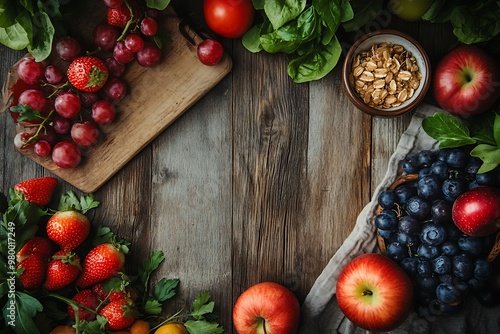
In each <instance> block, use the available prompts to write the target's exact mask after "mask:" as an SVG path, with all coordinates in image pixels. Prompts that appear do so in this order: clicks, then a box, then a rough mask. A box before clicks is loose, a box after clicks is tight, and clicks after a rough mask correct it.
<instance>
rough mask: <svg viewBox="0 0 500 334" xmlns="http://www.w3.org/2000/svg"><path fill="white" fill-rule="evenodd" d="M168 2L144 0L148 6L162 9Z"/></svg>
mask: <svg viewBox="0 0 500 334" xmlns="http://www.w3.org/2000/svg"><path fill="white" fill-rule="evenodd" d="M169 4H170V0H146V5H147V6H148V7H149V8H154V9H159V10H164V9H165V8H167V6H168V5H169Z"/></svg>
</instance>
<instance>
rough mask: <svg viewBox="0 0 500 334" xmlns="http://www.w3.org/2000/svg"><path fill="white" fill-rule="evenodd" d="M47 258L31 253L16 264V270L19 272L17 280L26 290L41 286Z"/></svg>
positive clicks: (45, 271) (45, 272)
mask: <svg viewBox="0 0 500 334" xmlns="http://www.w3.org/2000/svg"><path fill="white" fill-rule="evenodd" d="M47 265H48V261H47V258H45V257H43V256H41V255H38V254H33V255H31V256H28V257H27V258H25V259H24V260H22V261H21V262H19V263H18V264H17V270H18V272H20V273H21V274H20V275H19V280H20V281H21V284H22V286H23V288H25V289H26V290H34V289H38V288H40V287H41V286H42V284H43V281H44V280H45V275H46V274H47Z"/></svg>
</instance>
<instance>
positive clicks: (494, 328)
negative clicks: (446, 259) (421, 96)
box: [299, 104, 500, 334]
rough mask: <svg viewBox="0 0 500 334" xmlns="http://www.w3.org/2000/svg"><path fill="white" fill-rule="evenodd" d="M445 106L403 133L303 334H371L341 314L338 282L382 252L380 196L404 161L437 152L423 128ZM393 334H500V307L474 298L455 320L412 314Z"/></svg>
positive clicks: (312, 295) (315, 292)
mask: <svg viewBox="0 0 500 334" xmlns="http://www.w3.org/2000/svg"><path fill="white" fill-rule="evenodd" d="M437 111H440V109H439V108H437V107H434V106H431V105H428V104H422V105H421V106H419V107H418V108H417V110H415V112H414V115H413V116H412V120H411V122H410V125H409V126H408V128H407V129H406V131H405V132H404V133H403V135H402V137H401V139H400V141H399V143H398V146H397V149H396V151H395V152H394V153H393V155H392V156H391V158H390V160H389V164H388V168H387V172H386V174H385V176H384V178H383V180H382V182H381V183H380V184H379V185H378V186H377V188H376V189H375V191H374V194H373V196H372V199H371V201H370V203H368V204H367V205H366V206H365V207H364V208H363V210H362V211H361V213H360V214H359V216H358V217H357V220H356V225H355V227H354V229H353V231H352V232H351V234H350V235H349V237H348V238H347V239H346V240H345V242H344V243H343V244H342V246H341V247H340V248H339V250H338V251H337V252H336V253H335V254H334V255H333V257H332V258H331V259H330V261H329V263H328V264H327V266H326V267H325V269H324V270H323V272H322V273H321V274H320V276H319V277H318V278H317V280H316V282H315V283H314V285H313V286H312V288H311V290H310V292H309V293H308V295H307V296H306V299H305V300H304V303H303V305H302V316H301V325H300V328H299V333H300V334H323V333H325V334H326V333H367V331H366V330H363V329H360V328H357V327H356V326H355V325H354V324H352V322H350V321H349V320H348V319H347V318H346V317H345V316H344V314H343V313H342V311H340V309H339V308H338V305H337V303H336V299H335V284H336V282H337V278H338V275H339V273H340V270H341V269H342V268H343V267H344V266H345V265H346V264H347V263H348V262H349V261H351V260H352V259H353V258H355V257H356V256H358V255H360V254H363V253H372V252H378V246H377V239H376V228H375V226H374V224H373V222H372V219H373V217H374V215H375V210H376V207H377V196H378V194H379V193H380V192H381V191H382V190H383V189H386V188H387V187H389V186H390V185H391V184H392V183H393V181H394V180H395V178H396V177H397V176H398V175H399V174H401V161H402V160H403V159H404V157H405V156H406V155H408V154H411V153H413V152H418V151H421V150H422V149H431V150H434V149H437V148H438V145H437V142H436V141H435V140H434V139H433V138H431V137H429V136H428V135H427V134H426V133H425V132H424V131H423V129H422V120H423V119H424V118H425V117H427V116H430V115H433V114H434V113H435V112H437ZM391 333H397V334H403V333H404V334H406V333H408V334H424V333H433V334H434V333H443V334H444V333H457V334H466V333H467V334H468V333H474V334H476V333H477V334H483V333H484V334H489V333H500V307H497V308H494V309H485V308H483V307H481V306H480V305H479V304H478V303H477V301H475V299H474V298H470V299H469V300H467V301H465V302H464V307H463V309H462V311H461V312H460V313H459V314H456V315H453V316H440V317H429V316H426V317H423V316H420V315H418V314H417V313H416V312H414V313H412V314H411V315H410V316H409V317H408V319H407V320H406V322H405V323H404V324H403V325H401V326H400V327H399V328H398V329H396V330H394V331H392V332H391Z"/></svg>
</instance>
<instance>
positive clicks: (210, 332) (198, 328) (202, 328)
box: [184, 320, 224, 334]
mask: <svg viewBox="0 0 500 334" xmlns="http://www.w3.org/2000/svg"><path fill="white" fill-rule="evenodd" d="M184 326H185V327H186V329H187V330H188V332H189V334H222V333H224V328H223V327H222V326H220V325H219V324H218V323H214V322H208V321H206V320H188V321H186V322H185V323H184Z"/></svg>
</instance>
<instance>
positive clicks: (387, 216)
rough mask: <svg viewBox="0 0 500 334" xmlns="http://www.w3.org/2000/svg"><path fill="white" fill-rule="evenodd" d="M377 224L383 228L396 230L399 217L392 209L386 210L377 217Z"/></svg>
mask: <svg viewBox="0 0 500 334" xmlns="http://www.w3.org/2000/svg"><path fill="white" fill-rule="evenodd" d="M375 226H377V228H379V229H381V230H395V229H396V228H397V227H398V217H397V216H396V213H394V212H393V211H390V210H384V211H382V213H380V214H379V215H377V216H376V217H375Z"/></svg>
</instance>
